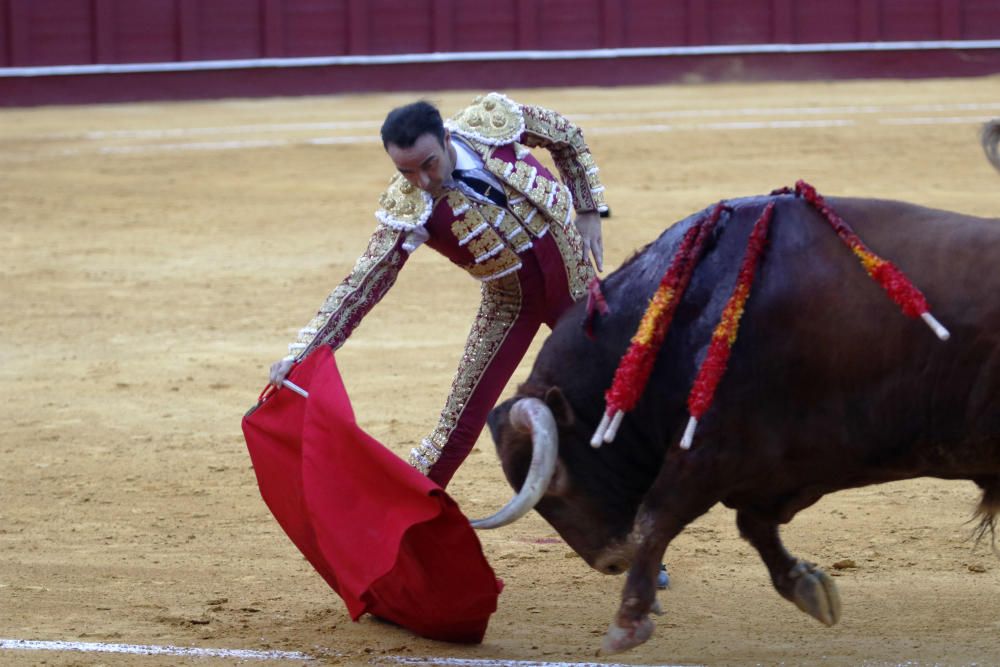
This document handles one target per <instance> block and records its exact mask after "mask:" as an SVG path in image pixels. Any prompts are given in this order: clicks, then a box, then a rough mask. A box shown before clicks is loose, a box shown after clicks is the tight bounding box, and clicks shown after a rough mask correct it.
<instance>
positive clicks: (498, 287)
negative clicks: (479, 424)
mask: <svg viewBox="0 0 1000 667" xmlns="http://www.w3.org/2000/svg"><path fill="white" fill-rule="evenodd" d="M482 295H483V300H482V302H481V303H480V304H479V312H478V313H477V314H476V319H475V321H474V322H473V324H472V330H471V331H470V332H469V337H468V339H467V340H466V343H465V352H464V353H463V354H462V359H461V361H460V362H459V364H458V370H457V371H456V372H455V378H454V380H452V384H451V393H450V394H449V395H448V400H447V401H446V402H445V406H444V409H443V410H442V411H441V417H440V419H439V420H438V424H437V427H436V428H435V429H434V430H433V431H432V432H431V434H430V435H429V436H427V437H426V438H424V439H423V440H422V441H421V443H420V446H419V447H414V448H413V449H412V450H410V459H409V461H410V465H412V466H413V467H414V468H416V469H417V470H419V471H420V472H422V473H423V474H425V475H426V474H427V473H428V471H429V470H430V469H431V467H432V466H433V465H434V464H435V463H437V461H438V459H439V458H441V450H443V449H444V447H445V445H447V444H448V439H449V438H451V434H452V432H454V430H455V427H456V426H458V420H459V419H460V418H461V416H462V412H463V411H464V410H465V406H466V405H467V404H468V402H469V398H470V397H471V396H472V392H473V391H475V389H476V387H477V386H479V382H480V381H481V380H482V378H483V375H484V374H485V373H486V369H487V368H489V366H490V363H492V361H493V358H494V357H495V356H496V354H497V352H498V351H499V350H500V346H501V345H503V342H504V340H505V339H506V338H507V333H508V332H509V331H510V328H511V326H512V325H513V324H514V321H515V320H517V316H518V315H519V314H520V313H521V286H520V284H519V283H518V280H517V276H515V275H508V276H505V277H503V278H501V279H499V280H496V281H493V282H491V283H489V284H488V285H483V287H482Z"/></svg>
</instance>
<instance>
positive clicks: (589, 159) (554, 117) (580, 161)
mask: <svg viewBox="0 0 1000 667" xmlns="http://www.w3.org/2000/svg"><path fill="white" fill-rule="evenodd" d="M521 111H522V113H523V114H524V122H525V133H524V136H523V137H522V138H521V142H522V143H524V144H525V145H526V146H529V147H531V148H536V147H539V146H540V147H542V148H545V149H547V150H548V151H549V152H550V153H551V154H552V159H553V161H554V162H555V164H556V168H558V169H559V173H560V175H561V176H562V179H563V182H564V183H565V184H566V186H567V187H569V189H570V192H571V193H572V195H573V202H574V203H575V206H576V210H577V211H598V210H604V209H606V208H607V205H606V204H605V203H604V186H603V185H601V180H600V178H598V175H597V174H598V170H597V166H596V165H595V164H594V158H593V156H592V155H591V153H590V149H589V148H588V147H587V144H586V142H585V141H584V140H583V131H582V130H580V128H579V127H577V126H576V125H574V124H573V123H571V122H570V121H569V120H567V119H566V117H565V116H562V115H560V114H558V113H556V112H555V111H551V110H549V109H545V108H543V107H537V106H529V105H523V106H522V107H521Z"/></svg>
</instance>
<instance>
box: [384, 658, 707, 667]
mask: <svg viewBox="0 0 1000 667" xmlns="http://www.w3.org/2000/svg"><path fill="white" fill-rule="evenodd" d="M372 662H373V663H374V664H391V665H448V666H449V667H690V666H682V665H676V664H664V663H660V664H656V665H640V664H633V663H618V662H548V661H544V660H491V659H485V658H409V657H407V658H404V657H402V656H387V657H385V658H379V659H376V660H373V661H372Z"/></svg>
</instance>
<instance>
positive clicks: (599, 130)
mask: <svg viewBox="0 0 1000 667" xmlns="http://www.w3.org/2000/svg"><path fill="white" fill-rule="evenodd" d="M854 125H857V122H856V121H853V120H842V119H831V120H762V121H733V122H729V123H689V124H686V125H621V126H618V127H595V128H592V129H590V130H588V131H587V134H588V135H602V134H637V133H642V132H698V131H703V130H708V131H712V132H721V131H726V130H784V129H799V128H812V127H851V126H854Z"/></svg>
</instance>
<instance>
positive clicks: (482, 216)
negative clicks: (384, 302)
mask: <svg viewBox="0 0 1000 667" xmlns="http://www.w3.org/2000/svg"><path fill="white" fill-rule="evenodd" d="M445 125H446V127H447V128H448V129H449V131H450V132H451V133H452V135H454V136H457V137H459V138H461V139H462V140H463V141H464V142H465V143H466V144H468V145H469V146H470V147H471V148H472V149H473V150H475V151H476V153H478V154H479V156H480V157H481V158H482V159H483V163H484V167H485V169H487V170H488V171H489V172H490V173H492V174H493V175H494V176H496V177H497V179H498V180H499V181H500V182H501V183H502V184H503V186H504V190H505V194H506V195H507V203H508V206H507V207H506V208H503V207H500V206H497V205H495V204H492V203H486V202H484V201H480V200H479V199H477V198H475V197H469V196H467V195H466V194H465V193H464V192H463V191H461V190H458V189H450V190H447V191H446V192H445V193H444V194H442V195H441V196H439V197H437V198H432V197H431V195H430V194H429V193H427V192H424V191H423V190H420V189H419V188H416V187H414V186H413V185H411V184H410V183H408V182H407V181H406V179H405V178H403V176H402V175H400V174H396V175H395V176H394V177H393V178H392V179H391V180H390V182H389V186H388V188H387V189H386V191H385V192H384V193H383V194H382V196H381V197H380V198H379V205H378V209H377V210H376V213H375V217H376V218H377V219H378V221H379V222H378V225H377V227H376V229H375V232H374V233H373V234H372V237H371V239H370V241H369V243H368V248H367V249H366V250H365V252H364V253H363V254H362V255H361V257H360V258H358V261H357V262H356V263H355V265H354V270H353V271H352V272H351V274H350V275H349V276H348V277H347V278H346V279H345V280H344V281H343V282H342V283H340V285H338V286H337V287H336V289H334V290H333V292H332V293H331V294H330V295H329V296H328V297H327V298H326V301H325V302H324V303H323V306H322V307H321V308H320V310H319V312H318V313H317V314H316V316H315V317H314V318H313V319H312V321H310V322H309V324H308V325H306V327H305V328H303V329H302V330H300V331H299V335H298V338H297V340H296V341H295V342H294V343H292V344H291V345H289V351H290V353H291V356H294V357H295V358H299V359H301V358H302V357H304V356H306V355H307V354H308V353H309V352H310V351H312V349H313V348H315V347H316V346H318V345H323V344H325V345H329V346H331V347H332V348H333V349H337V348H339V347H340V346H341V345H343V343H344V341H346V340H347V338H348V336H350V334H351V332H352V331H353V330H354V328H355V327H356V326H357V325H358V324H359V323H360V321H361V319H362V318H363V317H364V316H365V314H367V313H368V311H369V310H371V308H372V307H373V306H374V305H375V304H376V303H378V301H380V300H381V299H382V297H383V296H384V295H385V293H386V292H387V291H388V290H389V288H390V287H391V286H392V284H393V283H394V282H395V280H396V276H397V275H398V273H399V270H400V269H401V268H402V266H403V264H404V263H405V262H406V259H407V258H408V257H409V254H410V253H411V252H413V250H414V249H415V248H416V247H417V246H419V245H420V244H421V243H422V242H425V241H426V243H427V245H429V246H430V247H432V248H434V249H435V250H437V251H438V252H440V253H441V254H443V255H445V256H446V257H447V258H448V259H450V260H451V261H452V262H454V263H455V264H457V265H459V266H460V267H462V268H463V269H465V270H466V271H468V272H469V273H470V274H471V275H473V276H475V277H476V278H478V279H479V280H481V281H483V282H484V283H486V284H487V286H488V285H489V283H490V281H493V280H496V279H498V278H500V277H502V276H505V275H508V274H510V273H513V272H515V271H517V270H518V269H519V268H521V261H520V258H519V257H518V253H520V252H524V251H525V250H527V249H529V248H531V245H532V239H535V238H541V237H542V236H544V235H545V234H546V233H548V232H549V231H550V229H551V226H553V225H555V226H556V228H555V231H556V234H554V238H555V239H556V241H557V243H558V245H559V248H560V251H561V253H562V256H563V261H564V264H565V265H566V271H567V278H568V279H569V285H570V289H571V291H572V292H573V297H574V298H579V297H580V296H581V295H583V293H584V291H585V288H586V281H587V280H588V279H589V277H590V275H591V272H590V268H589V265H588V264H587V262H586V260H584V259H583V258H582V253H581V252H580V244H579V237H578V233H577V231H576V227H575V225H574V223H573V219H572V218H573V211H574V209H575V210H576V211H577V212H585V211H600V210H604V209H605V208H606V206H605V204H604V187H603V186H602V185H601V183H600V180H599V179H598V175H597V173H598V169H597V166H596V165H595V164H594V160H593V157H592V156H591V154H590V150H589V149H588V148H587V145H586V143H584V140H583V133H582V132H581V131H580V129H579V128H577V127H576V126H575V125H574V124H573V123H571V122H570V121H568V120H567V119H566V118H564V117H563V116H561V115H559V114H557V113H555V112H553V111H549V110H548V109H543V108H541V107H536V106H528V105H519V104H517V103H515V102H513V101H512V100H510V99H509V98H507V97H505V96H504V95H501V94H500V93H490V94H488V95H485V96H481V97H477V98H476V99H475V100H474V101H473V103H472V105H471V106H469V107H467V108H465V109H463V110H462V111H461V112H459V113H458V114H456V115H455V116H454V117H453V118H451V119H450V120H448V121H447V122H446V123H445ZM535 147H542V148H545V149H547V150H548V151H549V152H550V153H551V154H552V158H553V161H554V162H555V164H556V167H557V168H558V170H559V172H560V175H561V176H562V182H560V181H559V180H558V179H556V178H555V177H554V176H553V175H552V174H551V173H550V172H549V171H548V170H547V169H546V168H545V166H544V165H542V164H541V163H540V162H538V160H537V159H535V157H534V156H533V155H531V153H530V151H529V148H535Z"/></svg>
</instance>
